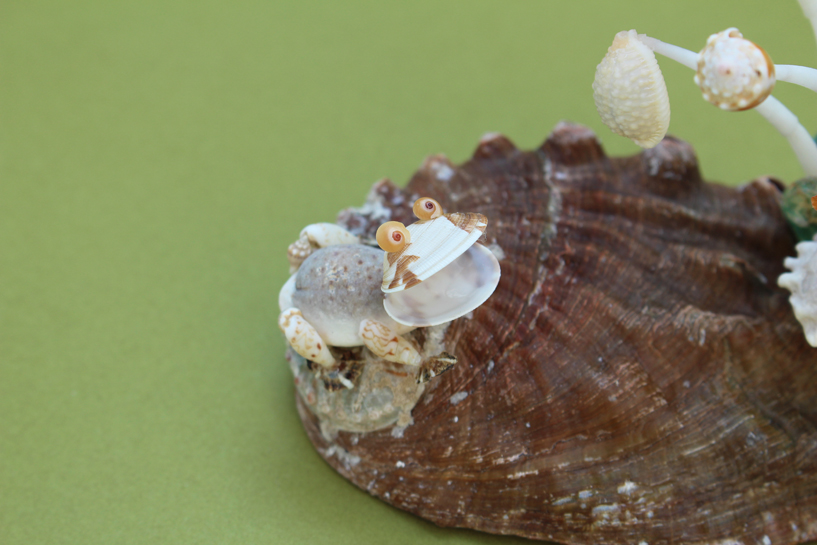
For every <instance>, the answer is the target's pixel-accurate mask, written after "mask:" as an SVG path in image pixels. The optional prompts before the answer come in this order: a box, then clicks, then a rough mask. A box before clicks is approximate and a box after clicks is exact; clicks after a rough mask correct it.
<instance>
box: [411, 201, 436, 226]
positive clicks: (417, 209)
mask: <svg viewBox="0 0 817 545" xmlns="http://www.w3.org/2000/svg"><path fill="white" fill-rule="evenodd" d="M413 210H414V215H415V216H417V217H418V218H420V220H422V221H427V220H433V219H434V218H439V217H440V216H442V215H443V207H442V206H440V203H438V202H437V201H435V200H434V199H432V198H431V197H422V198H420V199H417V200H416V201H414V207H413Z"/></svg>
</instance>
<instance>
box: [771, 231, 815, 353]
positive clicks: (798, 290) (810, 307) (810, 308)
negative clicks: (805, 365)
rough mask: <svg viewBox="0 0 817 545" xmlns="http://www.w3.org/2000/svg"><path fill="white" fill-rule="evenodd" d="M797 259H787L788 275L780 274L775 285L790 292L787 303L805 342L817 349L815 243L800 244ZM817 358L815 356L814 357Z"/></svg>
mask: <svg viewBox="0 0 817 545" xmlns="http://www.w3.org/2000/svg"><path fill="white" fill-rule="evenodd" d="M796 248H797V257H787V258H786V261H785V265H786V268H787V269H789V270H791V272H789V273H785V274H781V275H780V278H778V280H777V284H778V285H779V286H780V287H781V288H786V289H787V290H789V291H790V292H791V297H789V302H790V303H791V306H792V308H793V309H794V315H795V316H796V317H797V321H799V322H800V325H802V326H803V332H804V333H805V334H806V340H808V343H809V344H810V345H811V346H815V347H817V242H801V243H800V244H798V245H797V246H796ZM815 357H817V355H815Z"/></svg>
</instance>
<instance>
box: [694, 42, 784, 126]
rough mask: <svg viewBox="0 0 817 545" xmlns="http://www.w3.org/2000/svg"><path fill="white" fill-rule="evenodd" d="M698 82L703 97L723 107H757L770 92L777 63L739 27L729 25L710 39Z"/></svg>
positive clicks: (741, 108) (704, 49) (699, 60)
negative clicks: (745, 36)
mask: <svg viewBox="0 0 817 545" xmlns="http://www.w3.org/2000/svg"><path fill="white" fill-rule="evenodd" d="M695 83H697V84H698V86H699V87H700V88H701V92H703V95H704V98H705V99H706V100H707V101H709V102H711V103H712V104H714V105H715V106H717V107H718V108H721V109H722V110H730V111H739V110H748V109H750V108H754V107H755V106H757V105H758V104H760V103H761V102H763V101H764V100H766V97H768V96H769V94H771V92H772V89H773V88H774V84H775V73H774V63H773V62H772V59H771V58H769V55H768V54H767V53H766V52H765V51H764V50H763V49H762V48H761V47H759V46H758V45H756V44H754V43H752V42H751V41H749V40H747V39H745V38H744V37H743V34H741V33H740V31H739V30H738V29H736V28H727V29H726V30H724V31H723V32H718V33H717V34H713V35H711V36H710V37H709V39H707V41H706V47H704V48H703V50H702V51H701V53H700V55H699V56H698V72H697V73H696V74H695Z"/></svg>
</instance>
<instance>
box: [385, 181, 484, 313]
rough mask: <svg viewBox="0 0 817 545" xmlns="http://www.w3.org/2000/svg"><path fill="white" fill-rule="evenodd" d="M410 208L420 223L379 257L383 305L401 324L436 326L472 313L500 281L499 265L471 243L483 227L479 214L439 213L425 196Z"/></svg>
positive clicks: (439, 207)
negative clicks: (394, 248)
mask: <svg viewBox="0 0 817 545" xmlns="http://www.w3.org/2000/svg"><path fill="white" fill-rule="evenodd" d="M413 210H414V213H415V214H416V215H417V216H418V217H419V218H420V221H418V222H416V223H413V224H411V225H409V226H408V228H407V229H408V231H409V233H410V237H406V238H407V239H408V240H410V241H411V242H409V243H408V244H405V245H403V246H402V247H400V248H399V249H398V250H396V251H393V252H387V253H386V255H385V256H384V259H383V282H382V284H381V290H382V291H383V292H384V293H385V294H386V299H385V301H384V303H383V305H384V307H385V309H386V312H387V313H388V314H389V316H391V317H392V318H393V319H394V320H395V321H397V322H399V323H401V324H404V325H406V326H413V327H427V326H433V325H439V324H443V323H445V322H449V321H451V320H455V319H457V318H459V317H460V316H463V315H465V314H467V313H469V312H471V311H472V310H474V309H475V308H477V307H478V306H480V305H481V304H482V303H484V302H485V301H486V300H487V299H488V298H489V297H490V296H491V294H492V293H493V292H494V290H495V289H496V286H497V284H498V283H499V277H500V268H499V261H497V259H496V257H495V256H494V255H493V253H492V252H491V250H489V249H487V248H485V247H484V246H482V245H481V244H476V242H477V240H478V239H479V238H480V237H481V236H482V234H483V233H484V232H485V228H486V227H487V226H488V220H487V218H486V217H485V216H483V215H482V214H475V213H462V212H455V213H452V214H443V213H442V207H441V206H440V204H439V203H438V202H437V201H435V200H434V199H431V198H428V197H424V198H421V199H417V201H416V202H415V203H414V207H413ZM424 218H425V219H424ZM385 225H386V224H384V226H385ZM401 225H402V224H401ZM381 229H383V227H380V228H379V229H378V232H380V231H381ZM381 247H382V245H381Z"/></svg>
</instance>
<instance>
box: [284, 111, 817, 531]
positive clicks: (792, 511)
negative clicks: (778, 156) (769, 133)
mask: <svg viewBox="0 0 817 545" xmlns="http://www.w3.org/2000/svg"><path fill="white" fill-rule="evenodd" d="M780 195H781V191H780V185H779V183H777V182H775V181H773V180H770V179H768V178H761V179H758V180H755V181H753V182H751V183H748V184H746V185H744V186H742V187H739V188H728V187H723V186H719V185H715V184H709V183H707V182H705V181H703V180H702V178H701V176H700V173H699V170H698V166H697V162H696V159H695V154H694V152H693V150H692V148H691V147H690V146H689V145H688V144H686V143H684V142H681V141H679V140H676V139H674V138H671V137H668V138H665V139H664V140H663V141H662V142H661V143H660V144H658V145H657V146H656V147H655V148H652V149H650V150H647V151H645V152H643V153H641V154H639V155H636V156H633V157H627V158H608V157H606V156H605V154H604V152H603V150H602V148H601V146H600V144H599V142H598V140H597V138H596V136H595V135H594V134H593V133H592V132H591V131H590V130H589V129H586V128H584V127H580V126H576V125H568V124H560V125H559V126H557V127H556V129H555V130H554V132H553V133H552V134H551V135H550V136H549V137H548V139H547V140H546V141H545V142H544V144H542V146H541V147H539V148H538V149H536V150H533V151H530V152H524V151H520V150H518V149H517V148H516V147H515V146H514V145H513V144H512V143H511V142H510V141H509V140H507V139H506V138H504V137H502V136H499V135H494V136H492V137H491V138H485V139H483V140H482V141H481V142H480V144H479V146H478V148H477V149H476V151H475V152H474V155H473V157H472V158H471V159H470V160H468V161H467V162H465V163H464V164H462V165H459V166H455V165H453V164H451V163H450V162H448V161H447V159H445V158H444V157H443V156H433V157H430V158H428V159H427V160H426V161H425V163H424V164H423V166H422V167H421V168H420V170H419V171H418V172H417V173H416V174H415V175H414V176H413V177H412V179H411V180H410V182H409V184H408V186H407V187H406V188H405V189H400V188H398V187H396V186H395V185H393V184H391V183H390V182H388V181H382V182H378V183H377V184H376V185H375V187H374V188H373V190H372V192H371V193H370V196H369V203H367V204H366V205H365V206H364V207H363V208H361V209H349V210H345V211H342V212H341V214H340V216H339V219H338V223H339V224H340V225H341V226H343V227H344V228H346V229H348V230H349V231H351V232H352V233H354V234H355V235H358V236H360V237H361V239H371V238H372V237H373V236H374V232H375V230H376V229H377V227H378V226H379V225H380V224H381V223H382V222H383V221H385V220H387V219H391V220H396V221H400V222H403V223H405V224H410V223H411V222H412V221H413V219H412V213H411V205H412V202H414V200H415V199H416V198H417V197H418V196H428V197H431V198H433V199H436V200H437V201H439V203H440V204H441V205H442V206H443V207H444V208H445V209H446V210H468V211H477V212H479V213H480V214H483V215H484V216H485V217H486V218H487V220H488V228H487V229H486V230H485V233H484V234H483V235H481V236H482V237H483V238H482V239H481V242H483V243H484V246H485V247H486V248H488V249H490V250H491V251H492V252H493V254H494V255H496V256H497V257H498V258H499V260H500V263H501V266H502V277H501V279H500V281H499V284H498V287H497V289H496V292H495V293H494V294H493V296H491V297H490V298H489V299H488V300H487V301H486V302H485V303H484V304H482V305H481V306H479V307H478V308H476V309H474V310H473V312H472V313H471V314H470V315H466V316H464V317H462V318H459V319H457V320H455V321H453V322H451V323H450V324H449V325H448V326H447V327H438V328H429V329H427V330H417V331H420V332H422V333H418V335H419V334H422V335H424V336H425V337H424V340H423V339H420V341H422V342H424V343H425V345H426V346H430V345H431V344H434V346H433V347H432V348H433V350H432V348H428V349H429V350H432V351H433V353H439V352H442V351H445V352H446V353H448V354H450V355H452V356H454V357H456V359H457V361H458V363H457V365H456V366H454V367H453V369H451V370H450V371H448V372H446V373H445V374H443V375H441V376H439V377H436V378H434V379H433V380H431V381H429V382H428V383H427V384H425V385H424V387H423V388H421V387H420V386H416V389H414V390H410V391H409V390H406V392H408V393H406V394H405V395H404V396H403V397H402V398H401V400H402V401H401V403H402V405H400V409H399V410H398V409H394V410H393V411H392V413H394V414H392V413H389V414H386V412H383V413H382V415H379V416H378V418H380V419H381V420H380V421H378V426H371V425H368V424H367V425H366V426H364V425H362V424H361V425H360V427H359V428H355V426H357V425H358V424H354V425H351V424H350V425H349V426H347V428H348V429H361V430H371V431H366V432H363V433H360V432H352V431H338V430H337V429H335V430H331V429H330V430H327V427H326V425H325V419H326V417H327V412H326V411H329V410H334V409H331V407H333V406H335V405H332V403H335V404H336V406H338V407H342V408H343V409H342V410H346V409H347V408H350V407H352V406H353V405H354V404H355V403H357V402H355V401H354V400H352V398H349V399H350V401H348V402H345V404H344V403H340V402H339V401H337V402H336V401H335V400H333V399H334V398H330V397H328V396H331V395H333V394H332V393H331V392H326V391H324V390H320V391H315V392H312V391H310V392H307V393H306V394H305V393H304V390H303V387H302V386H299V390H298V392H299V393H298V395H296V401H297V404H298V409H299V414H300V416H301V419H302V421H303V424H304V427H305V429H306V432H307V434H308V436H309V438H310V440H311V441H312V442H313V444H314V445H315V447H316V449H317V451H318V452H319V453H320V454H321V456H322V457H323V458H324V459H325V460H326V462H327V463H329V464H330V465H331V466H332V467H333V468H335V469H336V470H337V471H338V472H339V473H340V474H341V475H343V476H344V477H346V478H347V479H349V480H350V481H352V482H353V483H354V484H356V485H357V486H358V487H360V488H361V489H363V490H365V491H367V492H368V493H370V494H372V495H374V496H376V497H378V498H380V499H382V500H383V501H386V502H388V503H390V504H391V505H394V506H396V507H398V508H400V509H404V510H406V511H409V512H411V513H415V514H417V515H419V516H421V517H423V518H425V519H428V520H430V521H433V522H435V523H436V524H438V525H441V526H456V527H468V528H473V529H477V530H481V531H486V532H491V533H498V534H515V535H520V536H525V537H528V538H533V539H539V540H546V541H552V542H558V543H570V544H573V543H575V544H588V545H590V544H601V543H614V544H625V543H628V544H629V543H632V544H636V543H648V544H649V545H656V544H675V543H696V544H721V545H724V544H727V543H730V544H737V543H745V544H755V543H758V544H780V543H802V542H807V541H809V540H814V539H817V349H815V348H812V347H811V346H809V345H808V344H807V342H806V339H805V337H804V334H803V330H802V328H801V326H800V324H799V323H798V322H797V320H796V319H795V317H794V315H793V313H792V309H791V306H790V305H789V302H788V295H789V294H788V292H787V291H786V290H784V289H782V288H780V287H778V286H777V285H776V280H777V278H778V277H779V276H780V275H781V274H782V273H784V272H785V269H784V267H783V262H784V258H786V257H787V256H794V255H796V252H795V250H794V244H795V239H794V237H793V235H792V233H791V231H790V230H789V228H788V226H787V225H786V221H785V219H784V217H783V214H782V212H781V209H780V198H781V196H780ZM384 210H388V215H389V216H390V217H388V218H384V217H383V216H384V214H383V211H384ZM415 235H416V233H412V240H417V237H416V236H415ZM409 247H410V246H409ZM416 274H420V273H416ZM414 340H415V342H417V341H418V338H415V339H414ZM420 344H422V343H420ZM291 363H292V360H291ZM374 368H375V367H374V366H369V367H367V369H374ZM366 372H368V371H366ZM384 376H385V375H384ZM395 376H396V375H394V374H389V375H388V377H391V378H394V377H395ZM391 378H390V379H389V380H391ZM378 380H381V379H378ZM297 382H298V380H297V379H296V383H297ZM412 384H414V383H413V381H412ZM412 388H415V387H414V386H412ZM371 391H375V390H374V389H372V390H371ZM364 393H365V388H364V387H363V386H358V387H356V388H355V389H354V390H350V391H346V392H341V394H342V395H345V396H353V395H363V394H364ZM307 394H308V395H320V396H324V397H323V398H321V399H324V400H325V401H326V402H325V403H323V402H322V401H321V400H320V399H318V400H317V401H315V400H314V399H313V400H312V403H311V404H310V401H309V399H307V397H308V395H307ZM321 403H323V405H322V404H321ZM395 405H396V403H395ZM389 406H390V407H391V405H389ZM316 407H317V409H316ZM320 407H324V408H325V410H324V412H321V410H319V409H320ZM338 410H341V409H338ZM349 410H350V411H351V410H352V409H349ZM397 413H399V415H400V416H397ZM348 418H350V419H354V418H355V416H354V414H352V412H349V413H348ZM384 422H386V423H393V422H396V424H395V426H392V427H389V426H385V427H382V426H380V424H382V423H384ZM367 426H368V427H367Z"/></svg>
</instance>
